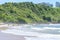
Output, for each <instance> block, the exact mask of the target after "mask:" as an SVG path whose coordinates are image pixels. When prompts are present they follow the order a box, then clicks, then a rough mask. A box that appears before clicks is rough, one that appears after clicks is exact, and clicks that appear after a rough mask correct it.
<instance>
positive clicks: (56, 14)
mask: <svg viewBox="0 0 60 40" xmlns="http://www.w3.org/2000/svg"><path fill="white" fill-rule="evenodd" d="M0 22H12V23H47V22H54V23H60V8H53V7H50V6H48V5H42V4H34V3H32V2H21V3H10V2H9V3H5V4H1V5H0Z"/></svg>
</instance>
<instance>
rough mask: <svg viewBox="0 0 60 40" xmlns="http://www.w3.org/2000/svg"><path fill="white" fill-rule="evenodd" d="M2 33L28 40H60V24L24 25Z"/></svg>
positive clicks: (10, 28)
mask: <svg viewBox="0 0 60 40" xmlns="http://www.w3.org/2000/svg"><path fill="white" fill-rule="evenodd" d="M1 32H3V33H10V34H13V35H23V36H25V37H24V38H26V40H60V24H34V25H32V24H30V25H29V24H24V25H19V26H15V27H13V26H12V27H9V29H7V30H2V31H1Z"/></svg>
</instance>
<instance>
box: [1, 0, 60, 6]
mask: <svg viewBox="0 0 60 40" xmlns="http://www.w3.org/2000/svg"><path fill="white" fill-rule="evenodd" d="M5 2H33V3H41V2H46V3H50V4H53V5H55V2H60V0H0V4H2V3H5Z"/></svg>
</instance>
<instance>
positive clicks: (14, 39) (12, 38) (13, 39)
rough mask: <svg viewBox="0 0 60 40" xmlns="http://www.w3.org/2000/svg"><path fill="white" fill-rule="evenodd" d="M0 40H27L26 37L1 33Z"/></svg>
mask: <svg viewBox="0 0 60 40" xmlns="http://www.w3.org/2000/svg"><path fill="white" fill-rule="evenodd" d="M0 40H25V38H24V36H20V35H19V36H18V35H12V34H7V33H2V32H0Z"/></svg>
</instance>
